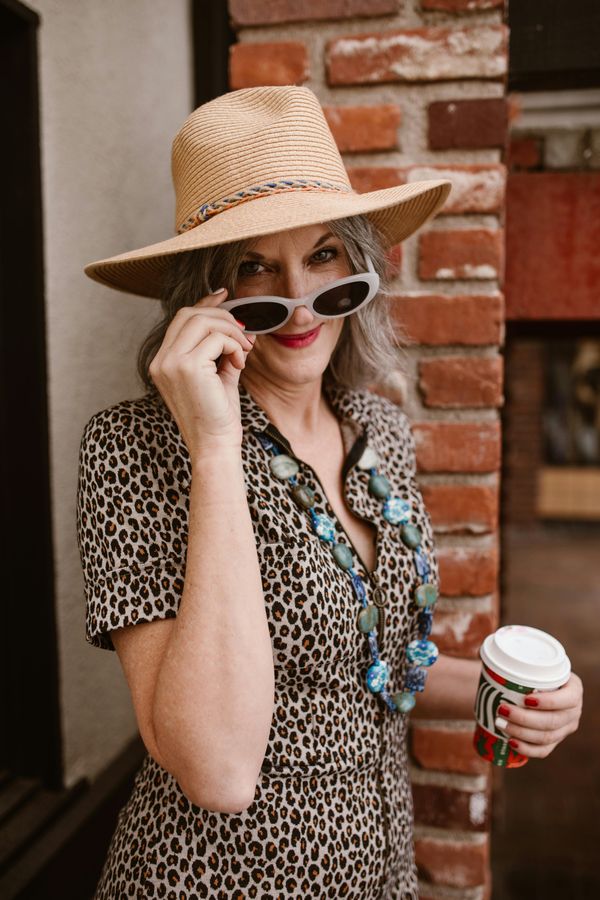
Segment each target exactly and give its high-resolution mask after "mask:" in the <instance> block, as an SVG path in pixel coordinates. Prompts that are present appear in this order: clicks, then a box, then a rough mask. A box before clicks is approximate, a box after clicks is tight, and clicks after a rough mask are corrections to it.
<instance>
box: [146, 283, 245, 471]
mask: <svg viewBox="0 0 600 900" xmlns="http://www.w3.org/2000/svg"><path fill="white" fill-rule="evenodd" d="M226 297H227V291H226V290H225V289H223V290H221V291H219V292H218V293H215V294H208V295H207V296H206V297H202V298H201V299H200V300H198V302H197V303H196V304H195V305H194V306H185V307H183V308H182V309H180V310H178V311H177V313H176V314H175V317H174V318H173V321H172V322H171V324H170V325H169V327H168V328H167V331H166V333H165V336H164V339H163V342H162V344H161V346H160V348H159V350H158V352H157V353H156V355H155V357H154V359H153V360H152V362H151V364H150V367H149V373H150V377H151V378H152V381H153V382H154V384H155V385H156V387H157V388H158V390H159V391H160V393H161V395H162V397H163V399H164V401H165V403H166V404H167V406H168V407H169V409H170V411H171V413H172V415H173V418H174V419H175V421H176V422H177V425H178V426H179V430H180V432H181V434H182V436H183V439H184V441H185V443H186V446H187V448H188V451H189V454H190V458H191V460H192V463H194V461H195V460H198V459H201V458H202V457H206V456H209V455H213V454H214V453H217V452H222V451H223V450H227V449H230V448H235V449H237V450H239V448H240V446H241V443H242V425H241V418H240V401H239V393H238V382H239V378H240V373H241V371H242V369H243V368H244V366H245V364H246V356H247V355H248V353H249V352H250V350H251V349H252V347H253V346H254V341H255V339H256V337H255V335H249V336H248V335H245V334H244V332H243V329H242V328H240V326H239V325H238V324H237V322H236V320H235V318H234V316H233V315H232V314H231V313H230V312H229V311H228V310H225V309H217V307H218V306H219V304H221V303H223V302H224V300H225V299H226Z"/></svg>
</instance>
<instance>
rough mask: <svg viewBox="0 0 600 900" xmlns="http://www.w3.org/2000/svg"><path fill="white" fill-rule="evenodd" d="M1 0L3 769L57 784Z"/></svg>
mask: <svg viewBox="0 0 600 900" xmlns="http://www.w3.org/2000/svg"><path fill="white" fill-rule="evenodd" d="M38 24H39V18H38V16H37V14H36V13H34V12H33V11H32V10H30V9H29V8H28V7H26V6H24V5H23V4H21V3H19V2H17V0H0V109H1V112H2V121H3V129H2V141H0V172H2V176H1V178H2V203H1V204H0V315H1V327H0V342H1V345H0V359H1V360H2V363H1V365H2V392H1V395H0V416H1V427H2V435H3V440H2V442H1V444H0V459H1V473H2V486H3V491H4V494H3V503H2V508H3V513H4V515H3V522H4V539H3V551H4V565H3V571H4V585H3V588H4V591H3V604H2V609H3V630H4V641H3V647H2V653H1V654H0V660H1V661H0V672H1V676H0V677H1V684H2V694H1V698H2V699H1V701H0V703H1V705H2V709H1V713H0V714H1V716H2V725H3V731H4V740H3V741H2V743H1V745H0V746H1V750H0V753H1V761H0V765H1V766H2V768H3V769H4V770H5V771H6V772H7V773H8V774H9V775H11V776H16V775H20V776H28V777H31V778H39V779H41V781H42V782H43V784H44V786H45V787H47V788H55V789H57V788H60V787H61V769H62V766H61V745H60V720H59V706H58V678H57V654H56V649H57V648H56V626H55V618H54V590H53V580H54V579H53V563H52V534H51V514H50V471H49V459H48V455H49V454H48V411H47V397H46V388H47V380H46V350H45V311H44V283H43V258H42V195H41V184H40V150H39V104H38V66H37V39H36V38H37V34H36V33H37V28H38Z"/></svg>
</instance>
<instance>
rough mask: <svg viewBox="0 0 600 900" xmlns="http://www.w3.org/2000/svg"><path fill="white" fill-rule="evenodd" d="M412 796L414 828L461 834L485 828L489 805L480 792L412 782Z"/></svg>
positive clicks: (486, 797) (483, 794) (484, 794)
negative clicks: (460, 832)
mask: <svg viewBox="0 0 600 900" xmlns="http://www.w3.org/2000/svg"><path fill="white" fill-rule="evenodd" d="M472 752H473V753H474V752H475V751H472ZM482 762H483V760H482ZM412 794H413V800H414V809H415V822H416V823H417V824H418V825H426V826H428V827H430V828H459V829H461V830H464V831H484V830H485V829H486V828H487V826H488V822H489V812H488V807H489V803H488V796H487V793H485V792H483V791H477V792H476V793H472V792H468V791H461V790H459V789H458V788H452V787H447V786H445V785H434V784H415V783H414V782H413V785H412Z"/></svg>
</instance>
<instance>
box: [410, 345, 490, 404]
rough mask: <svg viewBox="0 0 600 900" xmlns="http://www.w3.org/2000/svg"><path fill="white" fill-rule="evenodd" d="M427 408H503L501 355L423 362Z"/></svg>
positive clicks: (421, 373) (422, 386) (421, 376)
mask: <svg viewBox="0 0 600 900" xmlns="http://www.w3.org/2000/svg"><path fill="white" fill-rule="evenodd" d="M419 389H420V391H421V393H422V396H423V403H424V404H425V406H442V407H444V408H460V407H465V406H475V407H479V406H501V405H502V403H503V396H502V357H501V356H491V357H488V356H436V357H435V358H433V359H422V360H421V362H420V363H419Z"/></svg>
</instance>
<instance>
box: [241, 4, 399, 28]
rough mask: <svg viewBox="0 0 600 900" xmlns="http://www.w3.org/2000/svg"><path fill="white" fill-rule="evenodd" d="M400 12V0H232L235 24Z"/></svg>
mask: <svg viewBox="0 0 600 900" xmlns="http://www.w3.org/2000/svg"><path fill="white" fill-rule="evenodd" d="M397 11H398V2H397V0H327V3H323V0H302V2H301V3H299V2H298V0H229V14H230V17H231V20H232V25H233V26H234V27H238V28H239V27H243V26H245V25H274V24H276V23H279V22H309V21H315V20H320V19H352V18H355V17H360V16H385V15H389V14H394V13H396V12H397Z"/></svg>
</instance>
